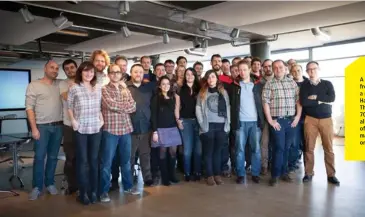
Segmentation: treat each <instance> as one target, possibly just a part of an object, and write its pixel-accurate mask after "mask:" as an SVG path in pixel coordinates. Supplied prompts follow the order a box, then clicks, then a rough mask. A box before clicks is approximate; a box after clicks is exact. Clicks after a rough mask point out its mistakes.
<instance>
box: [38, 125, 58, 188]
mask: <svg viewBox="0 0 365 217" xmlns="http://www.w3.org/2000/svg"><path fill="white" fill-rule="evenodd" d="M37 128H38V130H39V133H40V138H39V140H36V141H35V142H34V153H35V155H34V161H33V184H32V185H33V188H35V187H37V188H38V189H39V190H40V191H42V189H43V180H44V184H45V185H46V187H48V186H50V185H54V174H55V171H56V166H57V161H58V160H57V156H58V152H59V150H60V145H61V140H62V125H57V126H50V125H46V124H37ZM46 156H47V162H46V167H44V160H45V158H46ZM44 168H46V169H45V170H44Z"/></svg>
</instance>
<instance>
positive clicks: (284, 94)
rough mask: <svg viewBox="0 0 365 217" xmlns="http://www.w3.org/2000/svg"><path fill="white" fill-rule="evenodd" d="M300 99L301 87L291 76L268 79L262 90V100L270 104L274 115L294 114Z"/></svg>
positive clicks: (271, 112)
mask: <svg viewBox="0 0 365 217" xmlns="http://www.w3.org/2000/svg"><path fill="white" fill-rule="evenodd" d="M298 100H299V88H298V85H297V84H296V83H295V81H294V80H293V79H291V78H288V77H286V76H285V77H284V78H283V79H281V80H279V79H276V78H273V79H272V80H271V81H267V82H266V84H265V86H264V89H263V91H262V101H263V103H267V104H269V105H270V114H271V116H272V117H283V116H293V115H295V111H296V102H297V101H298Z"/></svg>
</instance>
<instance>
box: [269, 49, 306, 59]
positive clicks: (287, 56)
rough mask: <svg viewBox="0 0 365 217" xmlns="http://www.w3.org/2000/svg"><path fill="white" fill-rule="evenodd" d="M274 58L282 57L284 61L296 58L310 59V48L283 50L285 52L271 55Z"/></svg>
mask: <svg viewBox="0 0 365 217" xmlns="http://www.w3.org/2000/svg"><path fill="white" fill-rule="evenodd" d="M270 58H271V59H272V60H277V59H281V60H284V61H288V60H289V59H295V60H308V59H309V50H299V51H292V52H283V53H272V54H271V55H270Z"/></svg>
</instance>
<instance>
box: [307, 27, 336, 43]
mask: <svg viewBox="0 0 365 217" xmlns="http://www.w3.org/2000/svg"><path fill="white" fill-rule="evenodd" d="M311 32H312V34H313V35H314V36H315V37H316V38H318V39H319V40H320V41H329V40H331V36H330V35H329V33H327V32H325V31H323V30H321V29H320V28H319V27H316V28H311Z"/></svg>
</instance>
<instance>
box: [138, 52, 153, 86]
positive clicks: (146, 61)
mask: <svg viewBox="0 0 365 217" xmlns="http://www.w3.org/2000/svg"><path fill="white" fill-rule="evenodd" d="M151 64H152V60H151V57H149V56H143V57H141V65H142V67H143V82H144V83H146V82H151V81H156V75H154V74H153V73H152V70H151Z"/></svg>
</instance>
